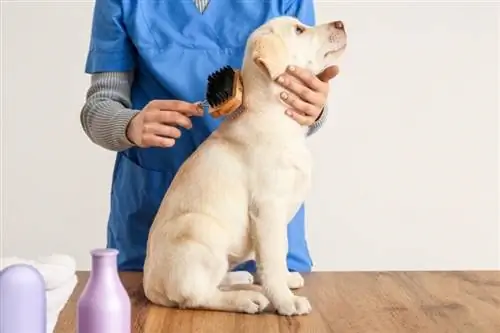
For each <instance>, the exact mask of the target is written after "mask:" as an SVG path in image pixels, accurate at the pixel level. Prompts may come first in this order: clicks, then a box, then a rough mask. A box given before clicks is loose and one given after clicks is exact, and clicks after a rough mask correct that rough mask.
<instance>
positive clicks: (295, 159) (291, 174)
mask: <svg viewBox="0 0 500 333" xmlns="http://www.w3.org/2000/svg"><path fill="white" fill-rule="evenodd" d="M311 164H312V163H311V154H310V152H309V150H308V149H307V148H306V147H305V145H304V146H301V145H299V144H297V145H289V146H287V145H280V146H278V145H276V146H275V147H273V146H272V145H269V146H268V147H266V148H264V149H257V150H256V151H255V153H254V154H253V156H252V160H251V165H250V168H251V174H252V176H253V182H254V184H258V185H260V186H264V187H266V188H273V189H274V190H275V191H278V192H282V191H283V192H285V193H284V194H286V192H287V191H289V190H299V189H301V188H307V187H309V183H310V179H311V166H312V165H311ZM276 194H278V193H276Z"/></svg>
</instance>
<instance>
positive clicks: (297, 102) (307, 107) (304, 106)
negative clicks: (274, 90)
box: [280, 92, 317, 116]
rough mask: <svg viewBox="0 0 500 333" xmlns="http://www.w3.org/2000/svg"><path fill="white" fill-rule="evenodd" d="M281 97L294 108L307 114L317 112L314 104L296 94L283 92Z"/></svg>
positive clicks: (312, 114) (311, 114) (310, 114)
mask: <svg viewBox="0 0 500 333" xmlns="http://www.w3.org/2000/svg"><path fill="white" fill-rule="evenodd" d="M280 97H281V99H282V100H283V101H284V102H285V103H286V104H288V105H289V106H291V107H292V108H293V109H295V110H298V111H300V112H302V113H304V114H305V115H308V116H314V115H315V114H316V113H317V112H316V107H315V106H314V105H312V104H309V103H307V102H305V101H304V100H303V99H302V98H299V97H298V96H296V95H294V94H290V93H287V92H282V93H281V94H280Z"/></svg>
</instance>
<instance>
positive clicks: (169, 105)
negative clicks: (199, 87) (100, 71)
mask: <svg viewBox="0 0 500 333" xmlns="http://www.w3.org/2000/svg"><path fill="white" fill-rule="evenodd" d="M149 106H150V107H153V108H155V109H158V110H162V111H177V112H180V113H183V114H185V115H189V116H196V115H200V113H202V112H203V110H201V109H200V107H199V105H197V104H194V103H188V102H184V101H178V100H161V99H158V100H154V101H152V102H150V103H149Z"/></svg>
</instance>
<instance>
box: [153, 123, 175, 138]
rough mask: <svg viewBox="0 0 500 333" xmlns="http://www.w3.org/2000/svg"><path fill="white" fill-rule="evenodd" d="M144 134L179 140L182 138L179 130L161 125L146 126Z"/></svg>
mask: <svg viewBox="0 0 500 333" xmlns="http://www.w3.org/2000/svg"><path fill="white" fill-rule="evenodd" d="M144 133H145V134H146V133H148V134H155V135H159V136H163V137H166V138H173V139H178V138H180V136H181V131H180V130H179V129H178V128H176V127H173V126H169V125H164V124H160V123H149V124H145V125H144Z"/></svg>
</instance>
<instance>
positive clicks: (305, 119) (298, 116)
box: [285, 109, 314, 126]
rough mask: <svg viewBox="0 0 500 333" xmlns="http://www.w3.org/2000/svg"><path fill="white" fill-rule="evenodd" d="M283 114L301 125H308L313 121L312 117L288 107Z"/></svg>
mask: <svg viewBox="0 0 500 333" xmlns="http://www.w3.org/2000/svg"><path fill="white" fill-rule="evenodd" d="M285 114H286V115H287V116H289V117H290V118H292V119H293V120H295V121H296V122H298V123H299V124H300V125H302V126H310V125H311V124H313V123H314V119H312V117H309V116H307V115H305V114H303V113H301V112H300V111H298V110H294V109H288V110H286V111H285Z"/></svg>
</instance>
